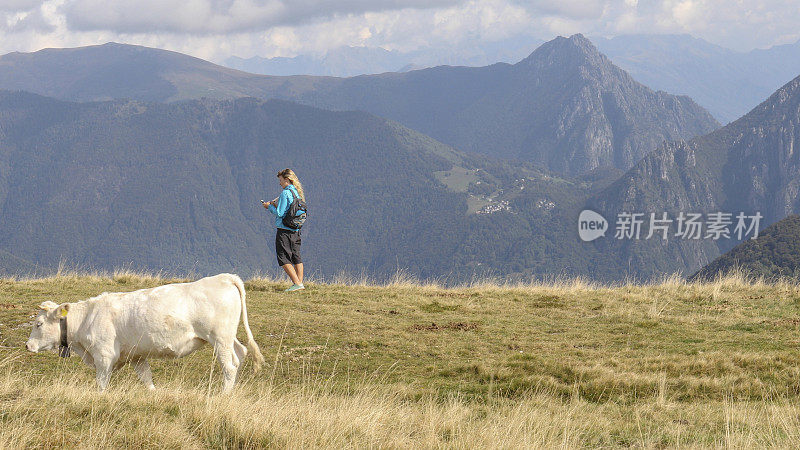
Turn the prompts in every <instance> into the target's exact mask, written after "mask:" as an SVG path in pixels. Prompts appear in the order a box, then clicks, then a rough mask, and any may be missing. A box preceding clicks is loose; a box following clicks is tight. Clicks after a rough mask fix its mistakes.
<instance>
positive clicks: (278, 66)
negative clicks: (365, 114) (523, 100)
mask: <svg viewBox="0 0 800 450" xmlns="http://www.w3.org/2000/svg"><path fill="white" fill-rule="evenodd" d="M543 42H544V41H542V40H541V39H536V38H533V37H529V36H517V37H512V38H508V39H502V40H499V41H494V42H483V41H470V42H467V43H464V44H461V45H458V46H456V47H447V48H424V49H420V50H415V51H409V52H400V51H397V50H391V51H390V50H386V49H383V48H380V47H341V48H337V49H332V50H329V51H327V52H326V53H325V54H323V55H312V54H308V55H305V54H303V55H298V56H295V57H288V58H287V57H275V58H262V57H258V56H254V57H251V58H239V57H236V56H231V57H229V58H227V59H226V60H225V62H224V65H225V66H226V67H230V68H232V69H237V70H243V71H245V72H251V73H259V74H262V75H319V76H334V77H353V76H357V75H368V74H376V73H384V72H405V71H408V70H416V69H424V68H428V67H435V66H441V65H448V66H472V67H480V66H488V65H491V64H494V63H497V62H505V63H515V62H518V61H520V60H522V59H524V58H525V57H526V56H528V55H529V54H530V53H531V52H532V51H533V50H534V49H535V48H536V47H538V46H539V45H541V44H542V43H543Z"/></svg>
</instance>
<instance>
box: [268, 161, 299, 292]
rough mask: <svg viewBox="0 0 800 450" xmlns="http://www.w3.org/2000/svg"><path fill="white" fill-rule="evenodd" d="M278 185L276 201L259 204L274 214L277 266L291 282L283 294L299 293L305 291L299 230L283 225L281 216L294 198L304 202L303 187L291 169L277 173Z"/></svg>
mask: <svg viewBox="0 0 800 450" xmlns="http://www.w3.org/2000/svg"><path fill="white" fill-rule="evenodd" d="M278 183H280V185H281V188H283V191H281V195H279V196H278V197H277V198H276V199H274V200H272V201H270V202H266V203H264V201H263V200H262V201H261V204H262V205H264V208H267V209H268V210H269V211H270V212H271V213H273V214H275V226H276V227H277V228H278V230H277V232H276V234H275V253H276V255H277V257H278V265H280V266H281V267H282V268H283V271H284V272H286V275H289V278H290V279H291V280H292V283H293V284H292V285H291V286H290V287H289V288H288V289H286V290H285V291H284V292H292V291H299V290H301V289H305V286H303V260H302V259H301V258H300V230H293V229H291V228H288V227H286V226H285V225H284V224H283V215H284V214H286V212H287V211H288V209H289V205H291V204H292V202H293V201H294V199H295V197H300V199H302V200H303V201H304V202H305V201H306V196H305V193H304V192H303V185H301V184H300V180H298V179H297V175H295V173H294V172H293V171H292V169H284V170H281V171H280V172H278Z"/></svg>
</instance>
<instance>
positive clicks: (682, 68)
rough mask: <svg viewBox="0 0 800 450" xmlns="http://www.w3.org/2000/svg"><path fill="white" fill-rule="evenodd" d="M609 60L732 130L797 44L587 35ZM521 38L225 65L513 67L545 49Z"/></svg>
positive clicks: (323, 70)
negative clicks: (755, 45) (730, 45)
mask: <svg viewBox="0 0 800 450" xmlns="http://www.w3.org/2000/svg"><path fill="white" fill-rule="evenodd" d="M589 38H590V39H591V41H592V42H593V43H594V44H595V45H596V46H597V48H598V49H599V50H600V51H601V52H602V53H603V54H605V55H606V56H608V57H609V59H611V61H612V62H613V63H614V64H615V65H617V66H618V67H620V68H622V69H623V70H625V71H626V72H628V73H629V74H630V75H631V76H632V77H633V78H634V79H636V80H637V81H638V82H640V83H642V84H644V85H646V86H648V87H650V88H651V89H654V90H662V91H665V92H669V93H671V94H677V95H688V96H689V97H691V98H692V99H693V100H694V101H696V102H697V103H698V104H699V105H701V106H702V107H703V108H705V109H707V110H708V111H709V112H710V113H711V114H712V115H713V116H714V117H715V118H716V119H717V120H718V121H720V122H722V123H729V122H731V121H733V120H735V119H737V118H739V117H741V116H742V115H744V114H745V113H747V112H748V111H750V110H751V109H753V108H754V107H755V106H756V105H758V104H759V103H761V102H762V101H763V100H764V99H765V98H766V97H768V96H769V95H770V94H771V93H772V92H774V91H775V90H776V89H778V88H779V87H780V86H782V85H783V84H785V83H786V82H788V81H789V80H791V79H792V78H794V77H795V76H797V74H798V73H800V42H795V43H793V44H783V45H776V46H773V47H770V48H766V49H754V50H750V51H747V52H741V51H735V50H730V49H727V48H724V47H721V46H719V45H715V44H712V43H710V42H708V41H705V40H703V39H701V38H697V37H693V36H690V35H688V34H660V35H659V34H635V35H619V36H616V37H614V38H610V39H609V38H604V37H601V36H590V37H589ZM541 43H542V42H541V41H537V40H535V39H533V38H531V37H526V36H517V37H512V38H508V39H503V40H500V41H497V42H494V43H481V44H476V43H473V44H474V45H470V46H463V47H458V48H436V47H427V48H424V49H419V50H416V51H413V52H399V51H396V50H394V51H389V50H385V49H382V48H379V47H341V48H336V49H332V50H329V51H328V52H327V53H326V54H324V55H312V54H301V55H298V56H295V57H291V58H285V57H275V58H260V57H251V58H247V59H243V58H237V57H230V58H228V59H226V60H225V62H224V65H225V66H227V67H231V68H234V69H239V70H244V71H246V72H252V73H260V74H265V75H329V76H338V77H352V76H356V75H362V74H373V73H383V72H402V71H407V70H416V69H422V68H428V67H435V66H440V65H455V66H474V67H477V66H485V65H489V64H492V63H494V62H506V63H515V62H517V61H519V60H521V59H523V58H525V57H526V56H527V55H528V54H530V53H531V51H532V50H533V49H535V48H536V47H538V46H539V45H541Z"/></svg>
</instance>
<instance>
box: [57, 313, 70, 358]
mask: <svg viewBox="0 0 800 450" xmlns="http://www.w3.org/2000/svg"><path fill="white" fill-rule="evenodd" d="M58 321H59V325H61V343H60V344H59V346H58V356H60V357H62V358H69V343H68V342H67V318H66V316H64V317H61V318H60V319H59V320H58Z"/></svg>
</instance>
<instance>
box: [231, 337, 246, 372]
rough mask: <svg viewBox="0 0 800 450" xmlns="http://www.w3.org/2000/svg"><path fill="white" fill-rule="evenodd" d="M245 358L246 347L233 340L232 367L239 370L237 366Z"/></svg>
mask: <svg viewBox="0 0 800 450" xmlns="http://www.w3.org/2000/svg"><path fill="white" fill-rule="evenodd" d="M246 356H247V347H245V346H244V345H242V343H241V342H239V340H238V339H234V340H233V365H234V366H236V368H237V369H238V368H239V365H240V364H241V363H242V361H244V358H245V357H246Z"/></svg>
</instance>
